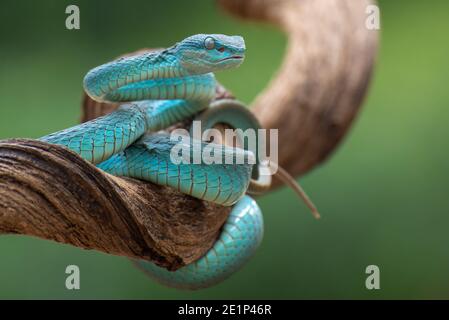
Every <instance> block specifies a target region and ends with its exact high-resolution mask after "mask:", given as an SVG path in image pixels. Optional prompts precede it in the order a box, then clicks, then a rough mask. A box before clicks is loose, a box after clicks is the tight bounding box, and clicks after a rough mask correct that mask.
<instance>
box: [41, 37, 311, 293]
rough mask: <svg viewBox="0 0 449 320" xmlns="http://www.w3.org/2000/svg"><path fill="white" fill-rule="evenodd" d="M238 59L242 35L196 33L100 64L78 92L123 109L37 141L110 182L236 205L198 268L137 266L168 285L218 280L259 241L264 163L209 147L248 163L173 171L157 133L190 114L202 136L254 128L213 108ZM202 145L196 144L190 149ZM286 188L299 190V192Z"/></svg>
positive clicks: (246, 115) (233, 111) (242, 114)
mask: <svg viewBox="0 0 449 320" xmlns="http://www.w3.org/2000/svg"><path fill="white" fill-rule="evenodd" d="M244 57H245V43H244V40H243V38H242V37H240V36H226V35H220V34H198V35H194V36H191V37H188V38H186V39H184V40H183V41H181V42H179V43H177V44H175V45H174V46H172V47H170V48H168V49H165V50H160V51H155V52H147V53H143V54H138V55H133V56H128V57H124V58H119V59H117V60H114V61H112V62H109V63H106V64H103V65H101V66H99V67H96V68H94V69H92V70H90V71H89V72H88V73H87V75H86V76H85V78H84V90H85V92H86V93H87V94H88V95H89V96H90V97H91V98H93V99H94V100H96V101H100V102H120V103H122V104H121V106H120V107H119V108H118V109H117V110H116V111H114V112H112V113H110V114H108V115H105V116H103V117H100V118H97V119H94V120H91V121H88V122H85V123H83V124H80V125H77V126H74V127H71V128H68V129H65V130H62V131H59V132H56V133H53V134H50V135H47V136H44V137H42V138H41V139H40V140H42V141H46V142H49V143H53V144H58V145H62V146H65V147H67V148H69V149H70V150H72V151H74V152H76V153H77V154H78V155H80V156H81V157H82V158H83V159H84V160H86V161H88V162H91V163H93V164H95V165H97V167H98V168H100V169H102V170H104V171H105V172H108V173H110V174H113V175H116V176H125V177H131V178H136V179H140V180H145V181H150V182H153V183H156V184H159V185H164V186H169V187H172V188H176V189H177V190H178V191H180V192H183V193H186V194H188V195H191V196H192V197H196V198H199V199H203V200H206V201H212V202H215V203H218V204H222V205H225V206H233V207H232V210H231V213H230V215H229V217H228V219H227V221H226V223H225V224H224V226H223V227H222V230H221V234H220V235H219V237H218V239H217V240H216V242H215V244H214V245H213V247H212V248H210V250H209V251H208V252H207V253H206V254H205V255H204V256H203V257H201V258H199V259H198V260H197V261H194V262H193V263H191V264H188V265H186V266H184V267H182V268H180V269H178V270H176V271H168V270H166V269H164V268H161V267H159V266H157V265H155V264H154V263H151V262H148V261H143V260H139V261H136V264H137V265H138V266H139V267H140V268H141V269H142V270H144V271H145V272H146V273H147V274H148V275H149V276H151V277H152V278H154V279H155V280H157V281H158V282H161V283H163V284H165V285H168V286H171V287H176V288H184V289H198V288H204V287H209V286H211V285H214V284H216V283H218V282H220V281H222V280H224V279H225V278H227V277H228V276H229V275H230V274H232V273H233V272H235V271H236V270H238V269H239V268H240V267H241V266H242V265H243V264H244V263H245V262H246V261H247V260H248V259H249V258H250V257H251V256H252V255H253V253H254V252H255V250H256V249H257V247H258V246H259V244H260V243H261V240H262V237H263V218H262V213H261V210H260V208H259V207H258V205H257V203H256V202H255V201H254V200H253V199H252V198H251V197H250V196H248V195H246V193H251V191H253V192H254V193H260V192H261V191H264V190H266V189H267V188H269V186H270V183H271V179H270V176H268V175H262V174H260V170H259V169H260V168H259V167H260V166H261V164H260V162H258V161H257V159H256V165H254V162H252V163H250V161H249V159H250V158H251V157H254V156H255V154H256V155H257V150H245V149H244V148H243V149H240V148H235V147H230V146H224V145H220V147H219V148H218V147H217V146H218V145H215V148H214V151H216V152H219V153H220V156H222V157H223V158H226V157H231V159H234V160H235V158H236V157H237V156H238V155H242V153H243V156H245V157H246V158H245V159H247V161H245V163H243V164H235V163H232V164H227V163H226V161H223V163H222V164H204V163H199V164H184V163H178V164H176V163H173V161H171V158H170V151H171V150H172V148H173V147H174V146H175V145H176V144H177V143H178V142H177V141H172V139H171V138H170V135H169V134H168V133H164V132H161V131H160V130H162V129H165V128H167V127H169V126H171V125H174V124H176V123H178V122H180V121H182V120H184V119H189V118H192V117H195V116H196V117H197V119H198V120H200V121H201V122H202V124H203V125H202V127H203V129H208V128H212V127H214V126H215V125H217V124H226V125H227V126H229V127H231V128H241V129H247V128H253V129H258V128H260V125H259V123H258V121H257V120H256V119H255V117H254V116H253V115H252V114H251V113H250V112H249V111H248V110H247V109H246V108H245V107H244V106H242V105H240V104H239V103H238V102H229V103H227V107H226V108H222V107H220V106H214V103H211V102H212V100H213V98H214V96H215V89H216V80H215V77H214V74H213V72H214V71H220V70H224V69H230V68H235V67H238V66H239V65H240V64H241V63H242V62H243V60H244ZM207 145H210V144H208V143H207V142H205V141H197V140H192V143H191V144H190V148H191V149H190V150H191V151H192V150H195V148H199V149H201V148H204V147H206V146H207ZM217 150H218V151H217ZM292 186H293V187H294V188H296V190H297V191H298V189H297V188H298V186H296V185H295V184H294V183H293V184H292ZM301 191H302V190H299V192H300V193H301ZM301 196H304V194H303V193H301Z"/></svg>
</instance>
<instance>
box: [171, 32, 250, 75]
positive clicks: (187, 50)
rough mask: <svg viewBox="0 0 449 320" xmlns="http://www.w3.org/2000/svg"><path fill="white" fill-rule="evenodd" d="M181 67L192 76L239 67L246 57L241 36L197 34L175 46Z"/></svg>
mask: <svg viewBox="0 0 449 320" xmlns="http://www.w3.org/2000/svg"><path fill="white" fill-rule="evenodd" d="M173 50H175V51H176V54H177V56H178V57H179V62H180V64H181V66H182V67H183V68H184V69H185V70H186V71H187V72H189V73H190V74H204V73H208V72H214V71H219V70H224V69H230V68H235V67H238V66H239V65H240V64H241V63H242V62H243V59H244V57H245V41H244V40H243V38H242V37H240V36H226V35H222V34H197V35H194V36H191V37H188V38H186V39H184V40H183V41H181V42H179V43H178V44H176V46H174V48H173Z"/></svg>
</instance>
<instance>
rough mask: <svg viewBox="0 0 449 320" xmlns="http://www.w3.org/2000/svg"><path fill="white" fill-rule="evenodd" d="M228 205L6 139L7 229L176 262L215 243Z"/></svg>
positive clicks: (1, 220)
mask: <svg viewBox="0 0 449 320" xmlns="http://www.w3.org/2000/svg"><path fill="white" fill-rule="evenodd" d="M228 210H229V208H225V207H222V206H219V205H214V204H211V203H207V202H204V201H200V200H196V199H194V198H192V197H189V196H186V195H183V194H181V193H179V192H176V191H174V190H172V189H170V188H164V187H160V186H157V185H153V184H151V183H144V182H141V181H137V180H133V179H122V178H118V177H114V176H112V175H109V174H107V173H104V172H102V171H100V170H99V169H97V168H96V167H94V166H93V165H91V164H89V163H87V162H86V161H84V160H83V159H81V158H80V157H79V156H78V155H76V154H75V153H73V152H71V151H69V150H67V149H65V148H62V147H59V146H54V145H50V144H47V143H44V142H41V141H36V140H26V139H16V140H6V141H1V142H0V234H1V233H14V234H26V235H32V236H37V237H41V238H44V239H49V240H54V241H58V242H62V243H68V244H71V245H74V246H77V247H81V248H84V249H96V250H99V251H103V252H106V253H111V254H115V255H123V256H128V257H133V258H143V259H147V260H152V261H154V262H156V263H158V264H159V265H162V266H166V267H169V268H171V269H176V268H178V267H180V266H183V265H185V264H187V263H189V262H191V261H194V260H196V259H197V258H198V257H199V256H201V255H202V254H203V253H204V252H205V251H206V250H208V249H209V248H210V247H211V246H212V244H213V242H214V241H215V239H216V236H217V232H218V230H219V228H220V227H221V226H222V225H223V223H224V221H225V219H226V217H227V212H228Z"/></svg>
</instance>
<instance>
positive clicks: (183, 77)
mask: <svg viewBox="0 0 449 320" xmlns="http://www.w3.org/2000/svg"><path fill="white" fill-rule="evenodd" d="M173 50H174V49H166V50H163V51H159V52H150V53H145V54H141V55H136V56H130V57H124V58H120V59H118V60H115V61H112V62H109V63H106V64H104V65H101V66H99V67H96V68H94V69H92V70H91V71H89V72H88V73H87V75H86V77H85V78H84V89H85V91H86V92H87V94H88V95H89V96H91V97H92V98H93V99H94V100H97V101H113V102H119V101H121V102H123V101H135V100H145V99H151V100H163V99H188V100H197V101H210V100H211V99H212V98H213V96H214V93H215V85H216V82H215V77H214V75H213V74H212V73H206V74H198V75H194V74H192V73H191V72H188V71H187V70H186V69H185V68H184V67H183V66H182V64H181V62H180V59H179V58H178V57H177V55H176V52H175V51H173Z"/></svg>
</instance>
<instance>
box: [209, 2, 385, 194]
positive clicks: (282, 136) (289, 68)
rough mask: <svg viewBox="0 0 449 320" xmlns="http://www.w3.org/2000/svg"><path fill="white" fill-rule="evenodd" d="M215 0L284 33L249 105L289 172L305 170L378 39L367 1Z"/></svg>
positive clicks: (346, 104)
mask: <svg viewBox="0 0 449 320" xmlns="http://www.w3.org/2000/svg"><path fill="white" fill-rule="evenodd" d="M218 2H219V4H220V5H221V6H222V7H223V8H225V9H227V10H228V11H230V12H232V13H234V14H236V15H238V16H240V17H244V18H247V19H248V18H249V19H256V20H263V21H270V22H271V23H273V24H275V25H277V26H279V27H280V28H282V29H283V30H284V31H285V32H286V34H287V35H288V47H287V52H286V55H285V59H284V63H283V65H282V67H281V69H280V70H279V72H278V74H277V76H276V77H275V78H274V79H273V81H272V82H271V84H270V85H269V87H268V88H267V89H266V90H265V91H263V92H262V93H261V94H260V95H259V96H258V97H257V99H256V100H255V101H254V103H253V104H252V106H251V107H252V110H253V111H254V113H255V114H256V116H257V117H258V118H259V120H260V122H261V123H262V125H263V126H264V127H265V128H273V129H279V146H278V147H279V164H280V165H281V166H282V167H284V168H285V169H286V170H287V171H288V172H289V173H290V174H292V175H294V176H298V175H301V174H303V173H305V172H307V171H309V170H310V169H312V168H313V167H314V166H316V165H317V164H318V163H320V162H322V161H323V160H325V159H326V158H327V157H328V156H329V155H330V154H331V153H332V151H333V150H334V149H335V147H336V146H337V145H338V143H339V142H340V141H341V139H342V138H343V136H344V135H345V133H346V132H347V130H348V128H349V127H350V125H351V123H352V121H353V119H354V117H355V115H356V114H357V111H358V110H359V107H360V106H361V103H362V100H363V98H364V96H365V92H366V90H367V87H368V83H369V80H370V78H371V72H372V69H373V65H374V60H375V56H376V52H377V42H378V40H377V38H378V35H377V32H376V31H371V30H368V29H367V28H366V26H365V19H366V18H367V15H366V13H365V11H366V8H367V6H368V5H369V4H372V3H373V2H374V1H371V0H358V1H354V0H246V1H240V0H219V1H218ZM278 182H279V181H278ZM275 185H276V183H275V184H274V186H275Z"/></svg>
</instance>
